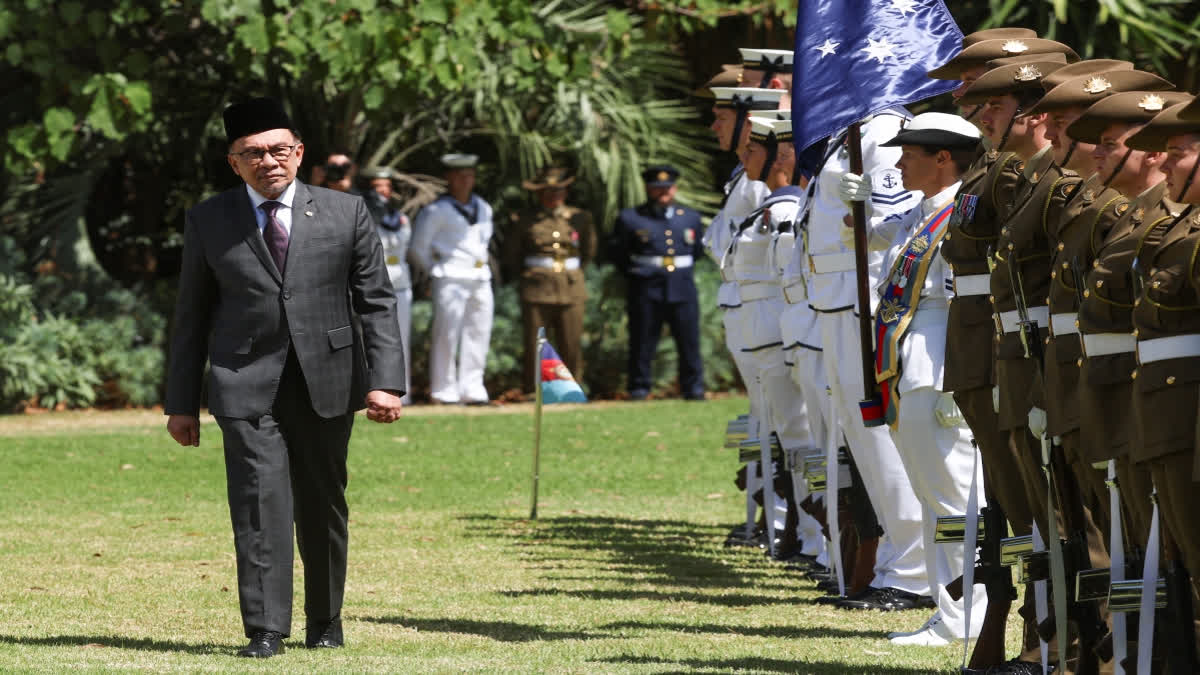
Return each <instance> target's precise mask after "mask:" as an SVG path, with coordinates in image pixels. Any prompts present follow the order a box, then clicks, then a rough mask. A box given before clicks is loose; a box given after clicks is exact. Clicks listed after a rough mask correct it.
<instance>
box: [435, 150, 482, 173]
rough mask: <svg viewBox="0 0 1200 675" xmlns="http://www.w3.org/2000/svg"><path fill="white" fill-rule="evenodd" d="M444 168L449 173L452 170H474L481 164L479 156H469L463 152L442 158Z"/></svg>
mask: <svg viewBox="0 0 1200 675" xmlns="http://www.w3.org/2000/svg"><path fill="white" fill-rule="evenodd" d="M441 162H442V167H443V168H444V169H446V170H447V171H449V170H452V169H473V168H475V165H476V164H478V163H479V155H469V154H466V153H462V152H452V153H450V154H448V155H442V156H441Z"/></svg>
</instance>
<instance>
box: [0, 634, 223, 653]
mask: <svg viewBox="0 0 1200 675" xmlns="http://www.w3.org/2000/svg"><path fill="white" fill-rule="evenodd" d="M0 644H10V645H27V646H32V647H92V648H108V649H133V650H136V651H143V652H174V653H181V654H221V653H223V652H225V651H226V650H228V652H229V655H230V656H232V655H233V650H234V649H238V648H240V646H239V647H234V646H232V645H225V644H212V643H207V644H191V643H187V642H175V641H172V640H152V639H150V638H130V637H122V636H119V635H50V636H46V637H27V636H23V635H0Z"/></svg>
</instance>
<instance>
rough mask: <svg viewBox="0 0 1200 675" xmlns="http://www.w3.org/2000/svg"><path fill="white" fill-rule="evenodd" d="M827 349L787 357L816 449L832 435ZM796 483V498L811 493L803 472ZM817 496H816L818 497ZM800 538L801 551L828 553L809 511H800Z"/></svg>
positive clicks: (798, 351) (794, 350)
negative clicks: (826, 381)
mask: <svg viewBox="0 0 1200 675" xmlns="http://www.w3.org/2000/svg"><path fill="white" fill-rule="evenodd" d="M822 354H823V352H818V351H816V350H813V349H808V348H807V347H793V348H792V350H791V352H790V354H788V356H787V360H788V361H791V363H792V365H791V368H789V369H788V370H789V372H790V374H791V377H792V383H793V384H795V385H796V388H797V389H799V391H800V398H801V399H802V400H803V401H804V403H805V405H807V407H808V408H807V412H808V415H807V418H808V427H809V434H810V437H811V438H812V447H813V448H814V449H816V450H822V449H824V448H825V442H826V440H827V436H828V431H827V430H828V428H829V427H828V421H829V392H828V391H827V390H826V385H825V366H824V364H823V359H822ZM792 484H793V485H794V486H795V488H796V501H797V502H800V501H803V500H804V498H805V497H807V496H808V482H807V481H805V480H804V476H803V475H796V476H793V479H792ZM818 496H820V495H819V494H818V495H814V497H818ZM797 530H798V531H799V533H800V538H801V539H803V540H804V548H803V549H802V550H801V553H803V554H805V555H815V556H820V555H822V554H823V553H824V552H825V537H824V536H823V535H822V533H821V524H820V523H819V522H817V519H816V518H813V517H812V516H810V515H808V513H806V512H803V511H802V512H801V513H800V525H799V527H798V528H797Z"/></svg>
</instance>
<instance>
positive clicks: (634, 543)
mask: <svg viewBox="0 0 1200 675" xmlns="http://www.w3.org/2000/svg"><path fill="white" fill-rule="evenodd" d="M460 519H461V520H465V521H467V522H469V523H470V524H471V525H472V526H473V527H474V528H477V534H478V535H479V536H483V537H487V538H489V539H494V538H497V537H500V538H507V539H511V540H513V543H514V545H515V546H517V547H521V548H525V547H536V548H537V553H536V554H535V553H532V552H530V553H529V554H526V557H527V558H528V559H531V560H536V561H540V562H552V561H555V560H562V561H572V562H573V561H577V560H578V559H579V557H580V553H581V552H587V553H591V554H593V555H592V556H588V557H589V558H595V559H598V560H607V561H612V562H618V563H620V565H621V566H622V567H623V568H625V569H626V570H628V571H630V572H635V573H643V574H654V575H655V576H656V577H657V578H659V579H662V580H664V581H666V582H667V583H685V584H686V585H688V586H706V587H735V586H737V587H748V586H752V585H754V584H753V582H752V581H751V580H750V579H748V578H746V576H745V575H743V574H742V572H741V570H740V569H739V567H740V566H742V565H744V564H745V561H744V560H742V561H740V564H739V565H734V564H731V562H739V561H738V558H741V556H732V555H731V556H729V557H730V558H732V559H733V560H732V561H727V560H722V559H720V558H718V557H716V555H717V552H716V550H715V549H713V548H712V543H713V542H715V541H719V540H720V539H721V537H723V536H724V532H723V528H722V527H720V526H705V525H698V524H696V523H689V522H687V521H683V520H648V519H638V518H618V517H605V516H578V517H573V516H560V517H554V518H543V519H540V520H537V521H530V520H524V519H519V518H502V517H497V516H492V515H486V514H476V515H468V516H463V517H461V518H460ZM630 583H644V582H642V581H639V580H636V579H631V580H630Z"/></svg>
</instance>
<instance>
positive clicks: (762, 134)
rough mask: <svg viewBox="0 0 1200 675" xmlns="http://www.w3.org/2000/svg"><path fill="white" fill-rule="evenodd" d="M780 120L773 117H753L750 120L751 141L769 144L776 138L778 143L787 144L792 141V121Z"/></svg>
mask: <svg viewBox="0 0 1200 675" xmlns="http://www.w3.org/2000/svg"><path fill="white" fill-rule="evenodd" d="M788 117H789V119H786V120H779V119H774V118H771V117H757V116H754V117H751V118H750V140H751V141H755V142H757V143H767V142H769V141H770V140H771V138H772V137H774V139H775V141H776V142H778V143H787V142H790V141H791V140H792V120H791V119H790V118H791V115H789V116H788Z"/></svg>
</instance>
